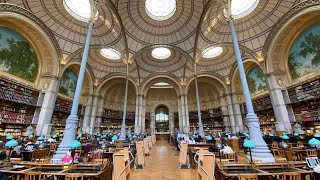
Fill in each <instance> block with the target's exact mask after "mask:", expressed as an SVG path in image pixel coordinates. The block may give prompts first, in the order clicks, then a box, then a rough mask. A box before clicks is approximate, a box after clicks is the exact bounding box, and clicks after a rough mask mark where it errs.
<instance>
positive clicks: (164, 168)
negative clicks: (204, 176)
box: [130, 140, 197, 180]
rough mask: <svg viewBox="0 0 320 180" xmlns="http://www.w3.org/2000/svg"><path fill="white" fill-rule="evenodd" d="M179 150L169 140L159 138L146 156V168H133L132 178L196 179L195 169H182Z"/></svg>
mask: <svg viewBox="0 0 320 180" xmlns="http://www.w3.org/2000/svg"><path fill="white" fill-rule="evenodd" d="M178 158H179V154H178V151H177V150H175V149H174V147H173V146H170V145H169V143H168V141H164V140H162V141H161V140H158V141H157V142H156V145H155V146H153V147H152V150H151V152H150V156H146V166H145V169H144V170H143V169H137V170H135V169H132V171H131V175H130V180H151V179H152V180H195V179H197V178H196V170H195V169H180V168H179V166H178V162H179V161H178Z"/></svg>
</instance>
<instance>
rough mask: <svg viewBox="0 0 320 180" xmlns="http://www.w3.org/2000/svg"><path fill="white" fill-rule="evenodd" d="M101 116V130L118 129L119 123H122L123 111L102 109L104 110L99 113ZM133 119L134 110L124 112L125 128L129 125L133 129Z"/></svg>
mask: <svg viewBox="0 0 320 180" xmlns="http://www.w3.org/2000/svg"><path fill="white" fill-rule="evenodd" d="M101 118H102V124H101V128H102V131H105V130H107V129H110V130H120V129H121V124H122V119H123V111H116V110H111V109H104V111H103V113H102V115H101ZM146 118H147V117H146ZM134 121H135V112H129V111H127V112H126V125H127V128H128V127H130V128H131V130H133V128H134Z"/></svg>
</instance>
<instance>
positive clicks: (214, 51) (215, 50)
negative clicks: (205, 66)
mask: <svg viewBox="0 0 320 180" xmlns="http://www.w3.org/2000/svg"><path fill="white" fill-rule="evenodd" d="M222 53H223V48H222V47H214V46H212V47H208V48H207V49H205V50H203V51H202V54H201V56H202V57H203V58H206V59H210V58H215V57H218V56H219V55H221V54H222Z"/></svg>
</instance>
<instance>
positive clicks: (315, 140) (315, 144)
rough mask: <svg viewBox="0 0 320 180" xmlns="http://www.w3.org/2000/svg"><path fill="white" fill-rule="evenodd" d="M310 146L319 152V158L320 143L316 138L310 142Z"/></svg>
mask: <svg viewBox="0 0 320 180" xmlns="http://www.w3.org/2000/svg"><path fill="white" fill-rule="evenodd" d="M308 144H309V145H310V146H314V147H315V148H316V151H317V157H318V147H317V146H319V145H320V141H319V140H318V139H316V138H312V139H310V140H309V142H308Z"/></svg>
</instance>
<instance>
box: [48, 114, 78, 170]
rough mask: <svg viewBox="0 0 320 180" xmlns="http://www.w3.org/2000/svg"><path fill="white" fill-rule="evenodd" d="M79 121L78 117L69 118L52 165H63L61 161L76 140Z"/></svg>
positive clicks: (71, 116)
mask: <svg viewBox="0 0 320 180" xmlns="http://www.w3.org/2000/svg"><path fill="white" fill-rule="evenodd" d="M78 121H79V119H78V116H77V115H70V116H69V117H68V119H67V122H66V128H65V131H64V136H63V139H62V142H61V143H60V145H59V146H58V149H57V151H56V154H55V155H54V156H53V157H52V159H51V163H53V164H59V163H61V161H60V159H61V158H62V157H63V155H65V154H66V152H67V151H68V150H69V149H70V144H71V143H72V142H73V141H74V140H75V135H76V129H77V127H78Z"/></svg>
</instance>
